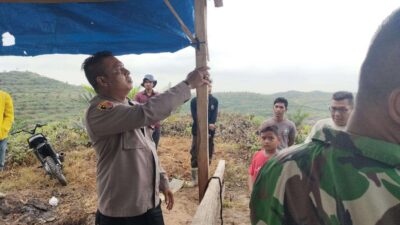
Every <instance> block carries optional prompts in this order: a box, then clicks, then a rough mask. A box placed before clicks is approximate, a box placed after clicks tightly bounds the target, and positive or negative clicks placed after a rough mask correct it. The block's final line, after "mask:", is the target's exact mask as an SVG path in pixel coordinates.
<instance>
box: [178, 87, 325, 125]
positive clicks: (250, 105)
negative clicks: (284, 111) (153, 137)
mask: <svg viewBox="0 0 400 225" xmlns="http://www.w3.org/2000/svg"><path fill="white" fill-rule="evenodd" d="M213 95H214V96H215V97H216V98H218V102H219V111H221V112H229V113H240V114H247V115H254V116H257V117H260V118H264V119H266V118H267V117H271V116H272V105H273V101H274V99H275V98H277V97H285V98H286V99H288V101H289V106H288V114H289V116H290V115H292V114H294V115H295V114H296V113H297V111H298V110H301V111H302V112H303V113H306V114H308V116H307V118H305V119H304V121H303V122H304V123H305V124H312V123H314V122H315V121H317V120H319V119H322V118H327V117H329V110H328V106H329V104H330V100H331V97H332V93H328V92H320V91H313V92H298V91H288V92H282V93H276V94H271V95H264V94H256V93H250V92H226V93H214V94H213ZM189 107H190V104H189V103H186V104H185V106H184V108H183V109H184V110H182V112H181V113H183V114H186V113H189V112H190V108H189Z"/></svg>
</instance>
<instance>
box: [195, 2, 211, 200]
mask: <svg viewBox="0 0 400 225" xmlns="http://www.w3.org/2000/svg"><path fill="white" fill-rule="evenodd" d="M206 23H207V2H206V0H195V32H196V39H197V41H198V43H197V48H196V67H204V66H207V24H206ZM196 94H197V143H196V149H197V164H198V168H199V169H198V174H199V178H198V179H199V201H200V202H201V200H202V199H203V196H204V193H205V191H206V190H205V189H206V185H207V181H208V158H209V156H208V87H207V86H203V87H199V88H197V89H196Z"/></svg>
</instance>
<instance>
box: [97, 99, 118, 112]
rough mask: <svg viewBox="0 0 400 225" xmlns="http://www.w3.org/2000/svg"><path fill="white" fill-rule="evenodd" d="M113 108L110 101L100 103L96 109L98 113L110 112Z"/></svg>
mask: <svg viewBox="0 0 400 225" xmlns="http://www.w3.org/2000/svg"><path fill="white" fill-rule="evenodd" d="M113 107H114V105H113V103H112V102H110V101H102V102H100V103H99V104H98V105H97V109H98V110H100V111H105V110H110V109H112V108H113Z"/></svg>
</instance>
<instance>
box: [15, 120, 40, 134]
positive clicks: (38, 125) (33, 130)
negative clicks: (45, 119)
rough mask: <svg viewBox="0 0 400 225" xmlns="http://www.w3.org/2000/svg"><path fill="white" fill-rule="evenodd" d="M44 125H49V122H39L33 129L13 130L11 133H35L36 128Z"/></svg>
mask: <svg viewBox="0 0 400 225" xmlns="http://www.w3.org/2000/svg"><path fill="white" fill-rule="evenodd" d="M44 126H47V124H46V123H44V124H40V123H37V124H36V125H35V127H34V128H33V129H32V130H24V129H22V130H18V131H15V132H12V133H11V135H14V134H18V133H21V132H24V133H28V134H35V133H36V128H39V127H44Z"/></svg>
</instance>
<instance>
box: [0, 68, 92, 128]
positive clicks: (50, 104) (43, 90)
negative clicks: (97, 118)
mask: <svg viewBox="0 0 400 225" xmlns="http://www.w3.org/2000/svg"><path fill="white" fill-rule="evenodd" d="M0 80H1V89H2V90H5V91H7V92H8V93H10V94H11V96H12V98H13V101H14V110H15V124H14V129H15V128H21V127H25V126H27V125H30V124H34V123H48V122H52V121H58V120H64V119H66V118H76V117H79V116H80V115H81V114H82V113H83V110H84V109H85V107H86V104H85V102H84V101H82V100H81V97H80V95H81V94H82V93H84V90H83V89H82V87H79V86H74V85H70V84H67V83H63V82H60V81H56V80H53V79H50V78H46V77H42V76H40V75H38V74H35V73H31V72H16V71H11V72H3V73H0Z"/></svg>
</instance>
